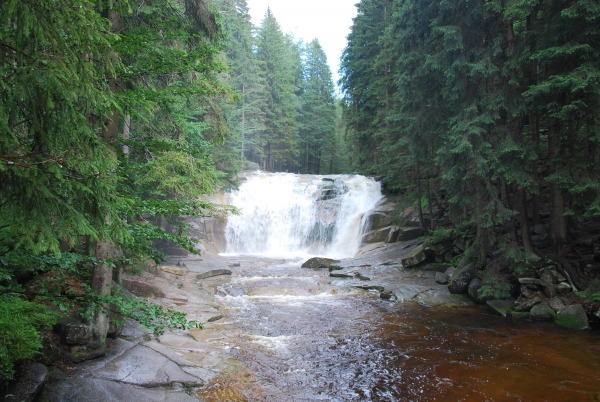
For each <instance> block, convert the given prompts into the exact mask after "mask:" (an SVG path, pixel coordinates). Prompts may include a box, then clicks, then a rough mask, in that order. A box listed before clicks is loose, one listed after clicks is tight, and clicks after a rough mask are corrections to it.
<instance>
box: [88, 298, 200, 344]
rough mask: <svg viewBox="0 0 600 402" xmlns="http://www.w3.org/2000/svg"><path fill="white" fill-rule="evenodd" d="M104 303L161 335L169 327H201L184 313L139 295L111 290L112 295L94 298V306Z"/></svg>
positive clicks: (144, 327) (155, 333)
mask: <svg viewBox="0 0 600 402" xmlns="http://www.w3.org/2000/svg"><path fill="white" fill-rule="evenodd" d="M105 303H110V305H111V306H113V307H114V308H116V310H117V311H118V312H119V314H122V315H124V316H125V317H130V318H133V319H135V320H136V321H138V322H139V323H140V324H141V325H142V328H143V329H149V330H151V331H152V333H153V334H154V335H162V334H164V332H165V330H166V329H169V328H177V329H191V328H199V329H202V324H201V323H199V322H196V321H188V320H187V316H186V314H185V313H182V312H179V311H173V310H169V309H165V308H163V307H162V306H159V305H157V304H154V303H150V302H148V301H146V300H144V299H141V298H139V297H127V296H124V295H120V294H118V292H113V294H112V295H109V296H105V297H104V298H102V299H98V300H96V304H95V306H101V305H104V304H105ZM97 308H99V307H97Z"/></svg>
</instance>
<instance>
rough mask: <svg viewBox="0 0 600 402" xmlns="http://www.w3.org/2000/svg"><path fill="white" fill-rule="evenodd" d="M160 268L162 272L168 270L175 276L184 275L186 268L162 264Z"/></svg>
mask: <svg viewBox="0 0 600 402" xmlns="http://www.w3.org/2000/svg"><path fill="white" fill-rule="evenodd" d="M161 269H162V270H163V271H164V272H168V273H170V274H173V275H177V276H184V275H185V274H187V270H185V269H182V268H178V267H170V266H163V267H161Z"/></svg>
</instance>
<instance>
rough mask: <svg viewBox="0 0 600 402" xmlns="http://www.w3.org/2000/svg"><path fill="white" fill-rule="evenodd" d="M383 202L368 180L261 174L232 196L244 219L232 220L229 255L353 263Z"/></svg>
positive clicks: (377, 187) (227, 234)
mask: <svg viewBox="0 0 600 402" xmlns="http://www.w3.org/2000/svg"><path fill="white" fill-rule="evenodd" d="M381 196H382V195H381V186H380V183H378V182H376V181H375V180H373V179H371V178H368V177H364V176H358V175H336V176H314V175H296V174H291V173H264V172H257V173H255V174H254V175H252V176H250V177H248V179H247V181H246V182H244V183H243V184H242V185H241V186H240V188H239V190H238V191H235V192H233V193H232V195H231V202H230V203H231V205H234V206H235V207H237V208H238V209H239V210H240V211H241V214H240V215H237V216H231V217H229V220H228V223H227V227H226V230H225V237H226V239H227V249H226V254H229V255H231V254H247V255H260V256H266V257H279V258H280V257H284V258H293V257H307V256H315V255H318V256H326V257H331V258H345V257H352V256H354V255H355V254H356V252H357V251H358V247H359V245H360V238H361V234H362V233H361V229H362V227H363V222H362V220H363V216H364V214H365V212H367V211H369V210H370V209H372V208H374V207H375V205H376V204H377V201H378V200H379V199H380V198H381Z"/></svg>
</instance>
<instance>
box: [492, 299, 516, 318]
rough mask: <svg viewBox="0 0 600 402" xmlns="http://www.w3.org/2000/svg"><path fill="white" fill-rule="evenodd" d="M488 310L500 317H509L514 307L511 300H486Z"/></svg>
mask: <svg viewBox="0 0 600 402" xmlns="http://www.w3.org/2000/svg"><path fill="white" fill-rule="evenodd" d="M486 304H487V306H488V308H489V309H490V310H491V311H492V312H493V313H494V314H497V315H499V316H502V317H507V316H510V315H511V313H512V308H513V305H514V301H513V300H488V301H487V302H486Z"/></svg>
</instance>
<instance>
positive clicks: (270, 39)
mask: <svg viewBox="0 0 600 402" xmlns="http://www.w3.org/2000/svg"><path fill="white" fill-rule="evenodd" d="M292 50H293V49H292V43H291V41H290V40H289V39H286V37H285V36H284V35H283V33H282V32H281V28H280V27H279V24H278V23H277V20H276V19H275V17H274V16H273V14H272V13H271V10H270V9H267V12H266V14H265V17H264V19H263V21H262V24H261V26H260V28H259V29H258V33H257V38H256V57H257V60H258V62H259V67H260V71H261V75H262V78H263V80H264V92H263V94H264V98H265V123H264V126H265V129H264V130H263V131H262V132H261V133H260V138H259V139H258V140H257V142H258V143H259V145H260V146H261V147H262V149H263V153H264V156H263V160H262V161H261V165H262V167H263V168H264V169H267V170H273V169H276V168H277V169H279V170H289V169H293V168H294V166H295V165H296V146H297V141H298V140H297V137H298V126H297V113H298V105H297V97H296V94H295V91H296V90H297V89H296V86H295V85H294V81H295V63H294V59H293V53H292Z"/></svg>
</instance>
